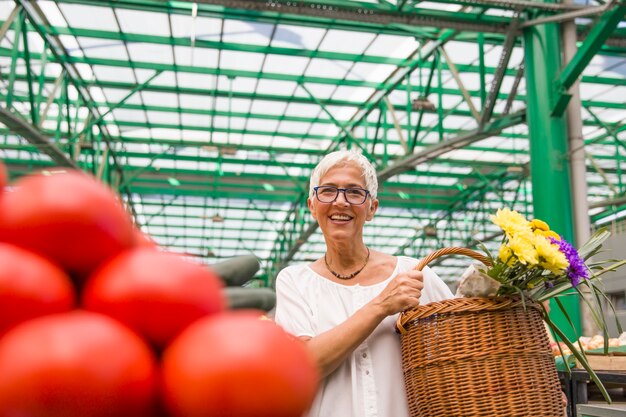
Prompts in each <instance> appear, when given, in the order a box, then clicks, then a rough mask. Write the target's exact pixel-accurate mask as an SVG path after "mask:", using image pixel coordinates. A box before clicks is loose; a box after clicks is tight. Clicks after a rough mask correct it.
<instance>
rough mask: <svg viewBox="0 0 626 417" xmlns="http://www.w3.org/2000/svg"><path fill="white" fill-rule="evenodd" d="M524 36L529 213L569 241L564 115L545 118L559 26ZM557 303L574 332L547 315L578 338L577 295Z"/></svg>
mask: <svg viewBox="0 0 626 417" xmlns="http://www.w3.org/2000/svg"><path fill="white" fill-rule="evenodd" d="M546 2H548V1H546ZM523 35H524V62H525V65H526V71H525V73H526V88H527V98H526V100H527V103H526V105H527V111H526V114H527V123H528V131H529V138H530V170H531V177H532V187H533V188H532V193H533V208H534V210H533V211H534V215H535V217H536V218H538V219H541V220H544V221H545V222H547V223H548V224H549V225H550V228H551V229H552V230H554V231H556V232H557V233H559V234H560V235H561V236H563V237H564V238H565V239H566V240H567V241H568V242H572V243H573V241H574V223H573V218H574V217H573V208H572V202H571V188H570V187H571V186H570V178H569V160H568V158H567V126H566V123H565V118H564V116H561V117H552V116H551V115H550V113H551V112H552V108H551V105H552V104H553V103H554V99H555V98H556V97H555V91H554V85H555V81H556V80H557V79H558V76H559V73H560V71H561V46H560V45H561V44H560V39H561V36H560V31H559V26H558V25H557V24H555V23H551V24H545V25H537V26H530V27H528V28H525V29H524V32H523ZM561 301H562V303H563V305H564V307H565V309H566V310H567V312H568V315H569V317H570V319H571V320H572V323H573V325H574V329H575V330H574V329H572V326H571V325H570V324H569V322H568V321H567V320H566V319H565V317H564V316H563V314H562V313H561V312H560V311H559V309H558V307H557V306H556V303H554V304H553V305H552V308H551V313H550V317H551V318H552V320H553V321H554V322H555V324H556V325H557V326H558V327H559V328H560V329H562V330H563V332H564V333H565V335H566V336H567V337H568V338H569V339H571V340H573V339H577V338H578V337H579V336H580V331H581V319H580V307H579V299H578V296H576V295H568V296H564V297H562V298H561Z"/></svg>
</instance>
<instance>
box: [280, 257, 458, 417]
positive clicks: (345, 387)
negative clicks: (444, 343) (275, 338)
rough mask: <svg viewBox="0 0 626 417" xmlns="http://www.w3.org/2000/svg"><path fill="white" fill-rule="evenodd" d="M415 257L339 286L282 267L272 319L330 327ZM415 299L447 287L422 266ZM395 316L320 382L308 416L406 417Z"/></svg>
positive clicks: (445, 292)
mask: <svg viewBox="0 0 626 417" xmlns="http://www.w3.org/2000/svg"><path fill="white" fill-rule="evenodd" d="M417 262H418V260H417V259H413V258H409V257H406V256H400V257H397V262H396V267H395V269H394V271H393V273H392V274H391V276H390V277H389V278H387V279H386V280H384V281H382V282H379V283H377V284H374V285H367V286H362V285H359V284H356V285H350V286H348V285H342V284H338V283H336V282H333V281H330V280H329V279H327V278H324V277H322V276H321V275H319V274H317V273H316V272H314V271H313V270H312V269H311V268H310V267H309V266H308V265H295V266H290V267H287V268H285V269H284V270H282V271H281V272H280V273H279V274H278V277H277V280H276V298H277V304H276V317H275V320H276V322H277V323H278V324H279V325H280V326H282V327H283V328H284V329H285V330H286V331H288V332H289V333H291V334H293V335H295V336H298V337H299V336H309V337H314V336H317V335H319V334H320V333H323V332H325V331H327V330H330V329H332V328H334V327H336V326H337V325H339V324H340V323H342V322H344V321H345V320H346V319H347V318H348V317H350V316H351V315H353V314H354V313H355V312H356V311H357V310H358V309H360V308H361V307H363V306H364V305H365V304H367V303H368V302H369V301H371V300H372V299H373V298H374V297H375V296H376V295H378V294H379V293H380V292H381V291H382V290H383V289H384V288H385V286H386V285H387V284H388V283H389V281H390V280H391V279H392V278H393V277H395V276H396V275H398V273H400V272H404V271H408V270H411V269H413V268H415V266H416V265H417ZM423 272H424V289H423V290H422V296H421V299H420V303H421V304H422V305H424V304H427V303H430V302H432V301H440V300H444V299H447V298H452V293H451V292H450V289H449V288H448V286H447V285H446V284H445V283H444V282H443V281H442V280H441V278H439V277H438V276H437V274H435V273H434V272H433V271H432V270H431V269H429V268H428V267H426V268H424V271H423ZM397 318H398V315H397V314H396V315H393V316H389V317H387V318H385V319H384V320H383V321H382V322H381V323H380V325H379V326H378V327H377V328H376V329H375V330H374V331H373V332H372V334H371V335H370V336H369V337H368V338H367V339H366V340H365V341H364V342H363V343H362V344H361V345H360V346H359V347H358V348H357V349H355V350H354V352H352V353H351V354H350V355H349V356H348V357H347V359H346V360H345V361H344V362H343V363H342V364H341V365H340V366H339V367H338V368H337V369H336V370H335V371H334V372H333V373H331V374H330V375H329V376H328V377H326V378H325V379H324V380H323V381H322V382H321V385H320V387H319V391H318V393H317V397H316V398H315V401H314V403H313V406H312V407H311V410H310V411H309V414H308V416H309V417H408V416H409V410H408V405H407V401H406V394H405V392H404V377H403V374H402V358H401V353H400V337H399V335H398V334H397V333H396V328H395V325H396V320H397Z"/></svg>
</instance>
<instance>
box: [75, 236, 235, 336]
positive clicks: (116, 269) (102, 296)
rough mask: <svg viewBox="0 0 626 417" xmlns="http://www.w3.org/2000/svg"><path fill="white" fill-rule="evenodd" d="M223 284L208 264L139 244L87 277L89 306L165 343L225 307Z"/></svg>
mask: <svg viewBox="0 0 626 417" xmlns="http://www.w3.org/2000/svg"><path fill="white" fill-rule="evenodd" d="M221 287H222V284H221V281H220V279H219V278H218V277H217V275H215V274H214V273H213V272H212V271H211V270H210V269H208V268H206V267H203V266H201V265H199V264H195V263H191V262H188V261H186V260H184V259H183V258H182V257H180V256H178V255H175V254H173V253H167V252H161V251H157V250H154V248H150V247H148V248H146V247H139V248H135V249H131V250H129V251H126V252H124V253H123V254H121V255H119V256H118V257H116V258H114V259H113V260H111V261H110V262H108V263H107V264H105V265H104V266H103V267H102V268H101V269H100V270H98V272H96V273H95V274H94V275H93V276H92V277H91V278H90V279H89V280H88V281H87V285H86V286H85V289H84V292H83V305H84V307H85V308H86V309H88V310H93V311H97V312H100V313H104V314H108V315H110V316H111V317H114V318H116V319H118V320H119V321H121V322H122V323H125V324H126V325H128V326H129V327H131V328H132V329H134V330H135V331H137V332H138V333H139V334H141V335H143V336H144V337H146V339H148V340H149V341H151V342H152V343H154V345H155V346H157V347H164V346H165V345H166V344H167V343H168V342H169V341H170V340H171V339H172V338H174V337H175V336H176V335H177V334H178V333H180V332H181V331H182V330H183V329H184V328H185V327H187V326H188V325H189V324H191V323H192V322H193V321H195V320H197V319H199V318H201V317H203V316H205V315H207V314H213V313H216V312H219V311H221V310H223V309H224V308H225V304H226V303H225V300H224V296H223V295H222V291H221Z"/></svg>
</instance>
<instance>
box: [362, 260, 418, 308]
mask: <svg viewBox="0 0 626 417" xmlns="http://www.w3.org/2000/svg"><path fill="white" fill-rule="evenodd" d="M423 288H424V274H423V273H422V272H421V271H417V270H412V271H408V272H403V273H400V274H398V275H397V276H396V277H395V278H394V279H392V280H391V282H389V284H387V286H386V287H385V289H384V290H383V291H382V292H381V293H380V294H379V295H378V296H377V297H376V298H374V299H373V300H372V303H374V304H376V305H378V306H379V307H380V308H381V309H382V311H383V313H384V314H385V316H391V315H392V314H396V313H399V312H401V311H404V310H406V309H408V308H412V307H415V306H417V305H419V302H420V296H421V295H422V289H423Z"/></svg>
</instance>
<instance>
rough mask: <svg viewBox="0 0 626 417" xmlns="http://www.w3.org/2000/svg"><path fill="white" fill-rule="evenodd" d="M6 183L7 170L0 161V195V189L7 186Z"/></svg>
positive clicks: (7, 177) (7, 180) (7, 179)
mask: <svg viewBox="0 0 626 417" xmlns="http://www.w3.org/2000/svg"><path fill="white" fill-rule="evenodd" d="M8 182H9V174H8V173H7V169H6V167H5V166H4V164H3V163H2V161H0V193H1V192H2V189H3V188H4V187H5V186H6V185H7V183H8Z"/></svg>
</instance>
